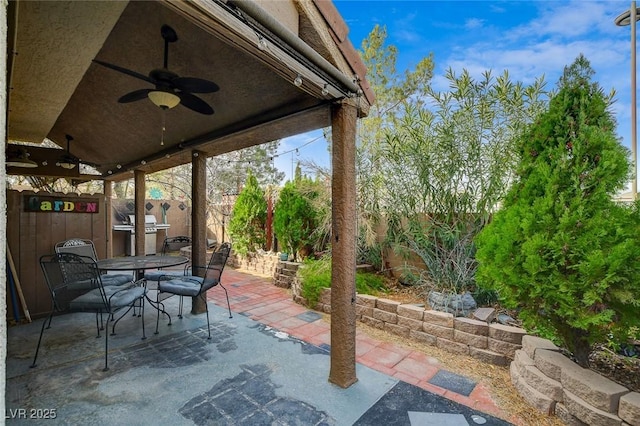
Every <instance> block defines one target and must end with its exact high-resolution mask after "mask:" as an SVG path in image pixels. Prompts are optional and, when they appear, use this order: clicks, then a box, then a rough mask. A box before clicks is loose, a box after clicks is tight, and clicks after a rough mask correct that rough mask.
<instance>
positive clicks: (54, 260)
mask: <svg viewBox="0 0 640 426" xmlns="http://www.w3.org/2000/svg"><path fill="white" fill-rule="evenodd" d="M40 267H41V268H42V272H43V274H44V278H45V281H46V283H47V287H48V288H49V292H50V294H51V313H50V314H49V317H48V318H47V319H46V320H45V321H44V322H43V323H42V329H41V330H40V337H39V338H38V345H37V346H36V352H35V354H34V356H33V363H32V364H31V367H32V368H33V367H36V365H37V364H36V361H37V359H38V353H39V351H40V344H41V343H42V337H43V334H44V330H45V328H47V329H49V328H51V321H52V319H53V315H54V314H56V313H65V312H93V313H95V314H96V328H97V330H98V337H100V329H101V327H100V324H99V323H98V317H99V316H101V315H102V314H107V315H109V316H114V315H115V314H116V313H118V312H119V311H121V310H125V312H124V313H123V314H122V315H121V316H120V318H118V319H117V320H116V321H115V323H114V324H113V328H112V334H115V326H116V324H117V323H118V321H120V319H122V317H124V316H125V315H126V314H127V312H129V311H130V310H131V309H132V308H133V307H134V305H136V303H137V302H139V303H140V306H141V307H142V314H141V318H142V338H143V339H146V335H145V330H144V303H142V302H143V300H142V299H143V298H144V296H145V294H146V288H145V287H144V286H138V285H134V284H133V283H132V284H131V285H130V286H125V285H122V286H105V285H104V283H103V281H102V277H103V276H102V275H101V274H100V271H99V270H98V267H97V265H96V262H95V260H94V259H92V258H91V257H88V256H78V255H76V254H73V253H56V254H54V255H45V256H42V257H41V258H40ZM69 280H70V281H69ZM70 282H71V283H77V282H85V283H89V284H90V285H86V286H77V285H74V286H70V285H69V283H70ZM108 350H109V332H108V330H105V331H104V371H107V370H108V369H109V365H108V357H107V355H108Z"/></svg>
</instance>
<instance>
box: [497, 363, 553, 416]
mask: <svg viewBox="0 0 640 426" xmlns="http://www.w3.org/2000/svg"><path fill="white" fill-rule="evenodd" d="M509 371H510V375H511V383H513V386H514V387H515V388H516V390H517V391H518V393H519V394H520V396H521V397H522V398H524V400H525V401H527V403H528V404H529V405H531V406H532V407H533V408H535V409H536V410H538V411H540V412H542V413H545V414H547V415H551V414H553V413H554V411H555V407H556V402H555V401H554V400H553V399H551V398H549V397H548V396H546V395H544V394H543V393H542V392H539V391H537V390H536V389H534V388H532V387H531V386H529V384H528V383H527V382H526V380H524V378H523V377H522V376H520V373H519V372H518V368H517V367H516V366H515V364H514V362H511V365H510V366H509Z"/></svg>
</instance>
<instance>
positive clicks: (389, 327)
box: [383, 322, 410, 337]
mask: <svg viewBox="0 0 640 426" xmlns="http://www.w3.org/2000/svg"><path fill="white" fill-rule="evenodd" d="M383 330H384V331H387V332H389V333H393V334H397V335H398V336H403V337H409V332H410V329H409V327H403V326H401V325H397V324H391V323H388V322H385V323H384V329H383Z"/></svg>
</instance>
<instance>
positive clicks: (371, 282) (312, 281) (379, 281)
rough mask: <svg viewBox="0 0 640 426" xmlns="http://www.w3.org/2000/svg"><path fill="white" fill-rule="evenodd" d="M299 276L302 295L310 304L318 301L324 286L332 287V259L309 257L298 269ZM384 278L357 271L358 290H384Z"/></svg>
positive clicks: (368, 292)
mask: <svg viewBox="0 0 640 426" xmlns="http://www.w3.org/2000/svg"><path fill="white" fill-rule="evenodd" d="M298 277H299V278H300V281H301V285H302V296H303V297H304V298H305V299H307V303H308V304H309V306H311V307H314V306H315V305H316V304H317V303H318V298H319V297H320V292H321V291H322V289H323V288H331V259H330V258H323V259H320V260H311V259H307V260H305V261H304V262H303V264H302V265H301V266H300V268H299V269H298ZM385 290H386V289H385V286H384V279H383V278H382V277H381V276H379V275H375V274H370V273H357V274H356V291H357V292H358V293H360V294H374V293H378V292H384V291H385Z"/></svg>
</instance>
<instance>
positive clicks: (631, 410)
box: [618, 392, 640, 426]
mask: <svg viewBox="0 0 640 426" xmlns="http://www.w3.org/2000/svg"><path fill="white" fill-rule="evenodd" d="M618 416H620V418H621V419H622V420H624V421H625V422H627V423H629V424H630V425H633V426H640V393H638V392H631V393H628V394H626V395H623V396H622V397H621V398H620V407H619V408H618Z"/></svg>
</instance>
